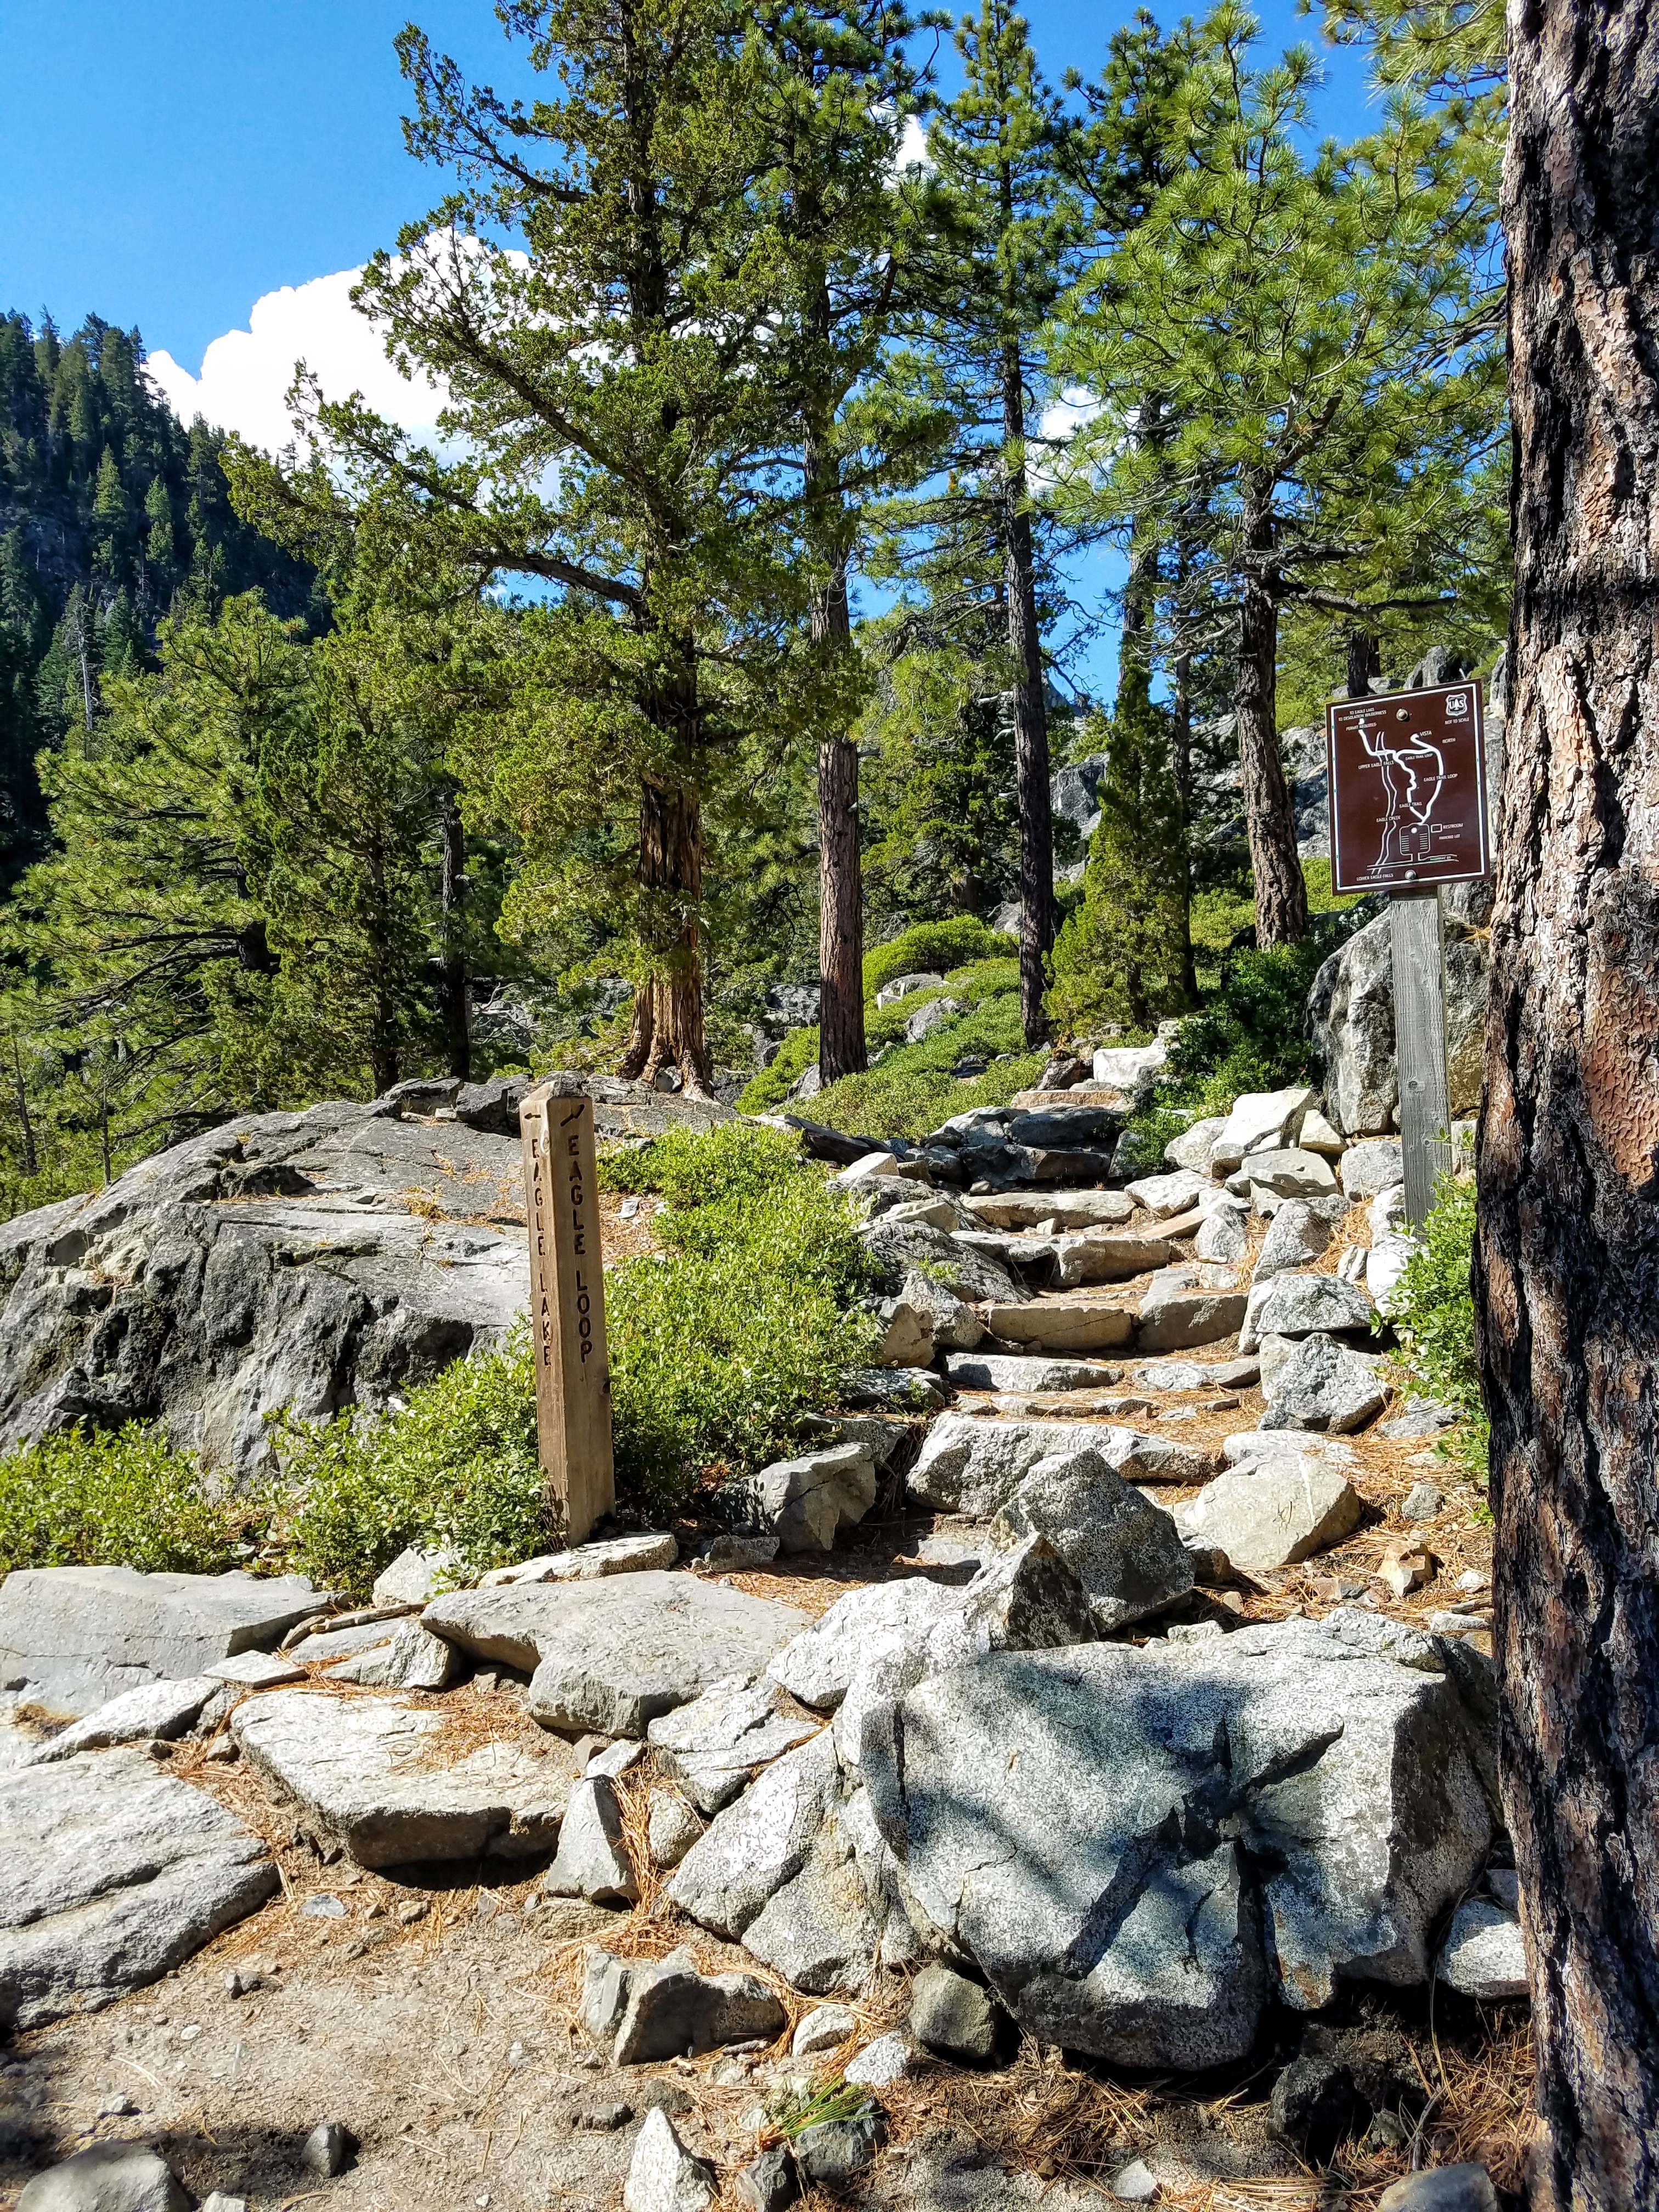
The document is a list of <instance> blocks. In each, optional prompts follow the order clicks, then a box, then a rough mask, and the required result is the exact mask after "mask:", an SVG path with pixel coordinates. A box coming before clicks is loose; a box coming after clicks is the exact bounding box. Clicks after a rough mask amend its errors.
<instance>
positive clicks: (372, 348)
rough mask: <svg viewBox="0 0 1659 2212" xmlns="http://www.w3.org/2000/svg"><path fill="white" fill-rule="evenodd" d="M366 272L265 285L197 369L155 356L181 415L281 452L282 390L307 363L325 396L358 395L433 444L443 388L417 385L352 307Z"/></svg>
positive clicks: (284, 439) (286, 426) (157, 376)
mask: <svg viewBox="0 0 1659 2212" xmlns="http://www.w3.org/2000/svg"><path fill="white" fill-rule="evenodd" d="M361 275H362V270H360V269H342V270H337V272H336V273H335V274H334V275H333V276H314V277H313V279H312V280H311V282H310V283H308V284H285V285H284V286H283V289H281V291H278V292H267V293H265V294H264V296H263V298H261V299H258V300H256V301H254V303H253V308H252V313H251V314H250V315H249V317H248V327H247V328H246V330H245V331H226V332H225V334H224V336H223V337H216V338H215V339H214V341H213V343H211V344H210V346H209V348H208V349H207V351H206V352H205V353H204V355H203V356H202V370H201V374H200V375H199V376H192V375H191V373H190V371H189V370H188V369H187V368H184V367H183V366H182V364H181V363H179V362H176V361H175V360H174V359H173V356H172V355H171V354H170V353H166V352H156V353H153V354H151V355H150V356H149V363H148V366H149V373H150V376H151V378H152V379H153V380H154V381H155V385H156V386H157V388H158V389H159V390H160V392H161V395H162V397H163V398H165V399H166V400H167V404H168V405H169V406H170V407H171V408H172V410H173V413H174V414H175V415H176V416H178V417H179V421H180V422H190V421H191V420H192V419H193V417H194V416H197V415H200V416H204V418H205V419H206V420H207V421H208V422H211V423H212V424H214V425H215V427H216V428H219V429H222V430H234V431H236V432H237V433H238V434H239V435H240V436H241V437H243V438H245V439H246V441H247V442H248V443H249V445H251V446H258V447H262V448H263V449H264V451H265V452H266V453H276V452H278V451H280V449H281V448H282V447H284V446H286V445H288V444H289V442H290V441H291V439H292V437H293V435H294V432H293V425H292V422H291V421H290V418H289V409H288V404H287V402H286V400H285V399H284V398H283V394H284V393H285V392H287V390H288V388H289V385H290V384H292V382H293V381H294V365H295V362H300V361H303V362H305V364H306V366H307V368H308V369H309V370H310V371H311V372H312V374H313V375H314V376H316V377H317V379H318V380H319V382H320V384H321V385H322V388H323V396H324V397H325V398H327V399H349V398H350V397H351V395H352V393H353V392H362V396H363V398H365V399H366V400H367V401H368V404H369V405H370V406H371V407H372V408H374V410H375V412H376V413H377V414H379V415H382V416H385V417H386V420H387V421H388V422H396V423H398V424H399V425H401V427H402V428H404V429H405V430H409V431H411V432H413V433H415V434H416V435H418V436H422V437H423V438H425V439H426V440H428V441H432V440H433V439H435V436H436V431H435V424H436V422H437V419H438V416H439V413H440V411H441V409H442V407H443V405H444V402H445V394H444V393H443V392H442V391H441V389H440V387H439V386H436V385H434V384H432V383H429V382H428V381H427V380H425V379H419V380H416V381H415V382H413V383H411V382H410V381H409V380H407V379H406V378H404V377H403V376H401V375H400V374H398V371H397V370H396V369H395V368H393V367H392V363H391V362H389V361H388V360H387V359H386V350H385V346H384V343H383V341H382V338H381V335H380V331H378V330H377V329H376V327H375V326H374V324H373V323H371V322H370V321H369V320H368V317H367V316H364V315H360V314H359V313H357V311H356V308H355V307H353V306H352V304H351V288H352V286H353V285H354V284H355V283H356V282H357V279H358V277H359V276H361Z"/></svg>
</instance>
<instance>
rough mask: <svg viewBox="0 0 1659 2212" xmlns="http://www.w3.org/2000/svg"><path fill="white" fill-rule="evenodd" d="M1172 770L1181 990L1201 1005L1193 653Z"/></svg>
mask: <svg viewBox="0 0 1659 2212" xmlns="http://www.w3.org/2000/svg"><path fill="white" fill-rule="evenodd" d="M1170 773H1171V775H1172V776H1173V777H1174V780H1175V787H1176V799H1177V800H1178V801H1179V803H1180V806H1181V988H1182V995H1183V996H1184V997H1185V999H1186V1001H1187V1004H1188V1006H1197V1004H1198V962H1197V959H1196V957H1195V956H1194V951H1193V796H1194V793H1193V663H1192V656H1191V654H1190V653H1177V654H1176V664H1175V694H1174V696H1173V697H1172V699H1171V700H1170Z"/></svg>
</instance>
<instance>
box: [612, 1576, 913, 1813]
mask: <svg viewBox="0 0 1659 2212" xmlns="http://www.w3.org/2000/svg"><path fill="white" fill-rule="evenodd" d="M929 1587H930V1588H931V1587H932V1585H931V1584H930V1585H929ZM797 1640H798V1641H799V1639H797ZM791 1649H793V1646H786V1647H785V1650H786V1652H787V1650H791ZM781 1656H782V1655H781ZM772 1663H773V1666H774V1668H775V1667H776V1666H777V1665H778V1664H779V1661H778V1660H774V1661H773V1662H772ZM817 1726H818V1724H817V1722H815V1721H811V1720H803V1719H802V1718H801V1717H800V1716H799V1714H798V1713H794V1714H792V1713H790V1712H789V1711H787V1710H786V1706H785V1700H784V1699H782V1698H781V1697H780V1696H779V1694H778V1692H777V1691H776V1690H775V1688H773V1686H772V1685H771V1684H770V1683H768V1682H759V1683H757V1682H752V1681H750V1680H747V1679H746V1678H745V1677H744V1676H743V1675H740V1674H738V1675H733V1676H732V1678H731V1680H728V1681H725V1682H716V1683H715V1684H714V1686H713V1688H712V1689H708V1690H705V1691H704V1692H703V1693H702V1696H701V1697H700V1698H694V1699H692V1700H691V1702H690V1705H681V1706H680V1707H679V1708H678V1711H674V1712H671V1713H669V1714H666V1715H665V1717H663V1718H662V1719H661V1720H658V1721H653V1722H652V1723H651V1726H650V1728H649V1729H648V1730H647V1741H649V1743H650V1745H651V1747H652V1749H653V1752H654V1753H655V1754H656V1760H657V1765H658V1767H659V1769H660V1770H661V1771H662V1772H663V1773H664V1774H666V1775H667V1776H668V1777H669V1778H671V1780H672V1781H675V1782H678V1784H679V1786H680V1788H681V1790H684V1793H685V1795H686V1796H687V1797H689V1798H690V1801H691V1802H692V1803H693V1804H694V1805H695V1806H696V1808H697V1810H698V1811H699V1812H700V1813H704V1814H714V1813H718V1812H719V1811H720V1808H721V1807H722V1806H724V1805H729V1804H730V1803H731V1802H732V1799H733V1798H734V1797H737V1796H741V1794H742V1793H743V1791H744V1790H746V1789H747V1788H748V1786H749V1784H750V1783H751V1782H752V1781H753V1780H754V1778H755V1777H756V1776H757V1774H758V1773H759V1772H760V1771H761V1770H762V1768H763V1767H767V1766H769V1765H771V1764H772V1761H773V1760H774V1759H781V1758H782V1756H783V1754H784V1753H785V1752H787V1751H793V1750H794V1749H795V1747H796V1746H797V1745H799V1744H802V1743H805V1742H806V1741H808V1740H809V1739H810V1738H811V1736H813V1735H816V1734H817Z"/></svg>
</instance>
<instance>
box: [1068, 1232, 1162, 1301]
mask: <svg viewBox="0 0 1659 2212" xmlns="http://www.w3.org/2000/svg"><path fill="white" fill-rule="evenodd" d="M1169 1256H1170V1241H1169V1239H1168V1237H1153V1236H1151V1235H1148V1234H1146V1233H1144V1232H1139V1231H1129V1230H1110V1229H1090V1230H1083V1231H1079V1233H1078V1234H1077V1235H1076V1236H1074V1237H1073V1236H1067V1237H1064V1238H1062V1239H1061V1240H1060V1242H1059V1243H1057V1244H1056V1245H1055V1247H1054V1281H1055V1283H1056V1284H1057V1285H1059V1287H1060V1289H1061V1290H1075V1289H1077V1288H1078V1287H1079V1285H1082V1284H1084V1283H1125V1282H1127V1281H1128V1279H1129V1278H1130V1277H1131V1276H1132V1275H1144V1274H1145V1273H1146V1270H1147V1269H1148V1268H1149V1267H1162V1266H1163V1265H1164V1261H1166V1260H1167V1259H1168V1258H1169Z"/></svg>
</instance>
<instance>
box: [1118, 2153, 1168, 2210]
mask: <svg viewBox="0 0 1659 2212" xmlns="http://www.w3.org/2000/svg"><path fill="white" fill-rule="evenodd" d="M1111 2191H1112V2194H1113V2196H1114V2197H1116V2198H1117V2200H1118V2202H1119V2203H1121V2204H1150V2203H1152V2199H1153V2198H1154V2197H1156V2196H1157V2195H1158V2178H1157V2176H1156V2175H1155V2174H1154V2173H1153V2172H1152V2168H1151V2167H1150V2166H1148V2165H1147V2164H1146V2160H1144V2159H1139V2158H1137V2159H1132V2160H1130V2162H1129V2163H1128V2165H1127V2166H1120V2167H1119V2168H1118V2170H1117V2172H1115V2174H1114V2175H1113V2176H1112V2179H1111Z"/></svg>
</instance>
